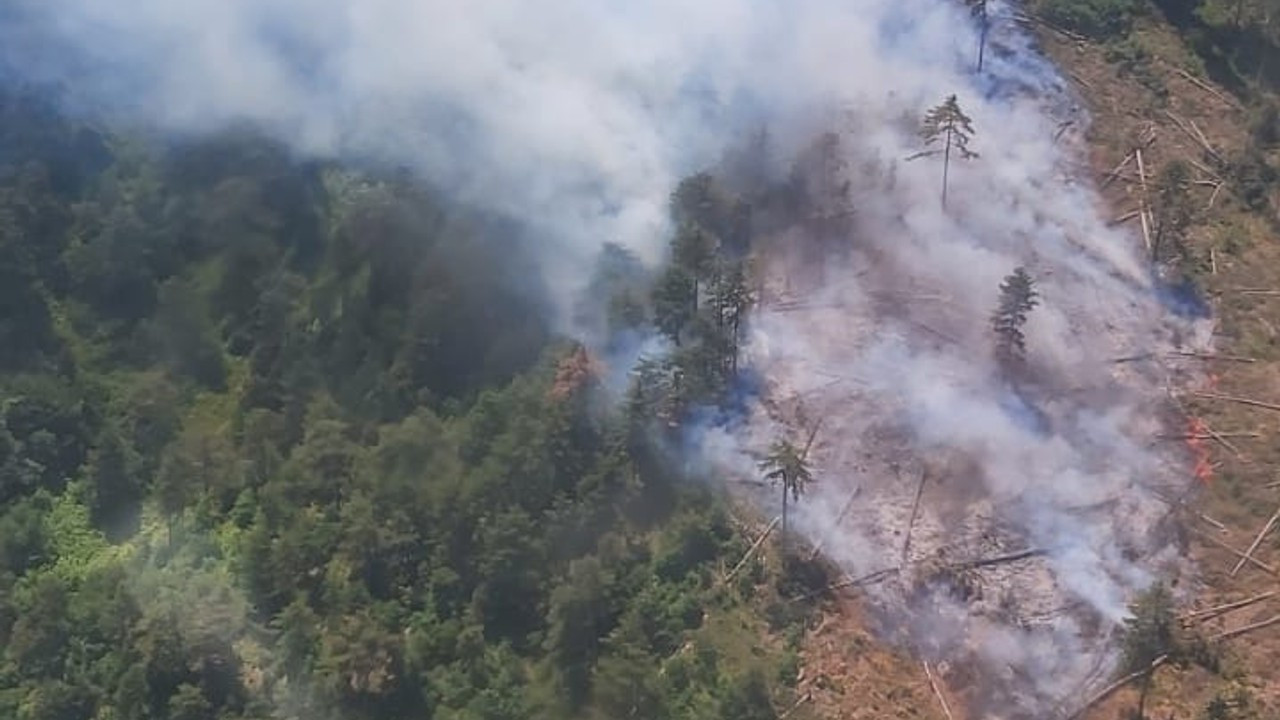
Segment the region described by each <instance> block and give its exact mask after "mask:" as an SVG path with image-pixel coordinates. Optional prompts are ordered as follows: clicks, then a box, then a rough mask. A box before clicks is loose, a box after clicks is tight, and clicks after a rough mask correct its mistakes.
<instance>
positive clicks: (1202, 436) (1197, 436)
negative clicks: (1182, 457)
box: [1156, 432, 1262, 440]
mask: <svg viewBox="0 0 1280 720" xmlns="http://www.w3.org/2000/svg"><path fill="white" fill-rule="evenodd" d="M1217 434H1218V436H1220V437H1224V438H1260V437H1262V433H1256V432H1232V433H1217ZM1156 437H1157V438H1158V439H1160V440H1213V439H1214V436H1213V435H1210V434H1209V433H1183V434H1181V435H1157V436H1156Z"/></svg>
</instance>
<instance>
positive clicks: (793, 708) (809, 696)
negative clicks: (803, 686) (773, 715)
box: [778, 691, 813, 720]
mask: <svg viewBox="0 0 1280 720" xmlns="http://www.w3.org/2000/svg"><path fill="white" fill-rule="evenodd" d="M812 699H813V691H809V692H807V693H805V694H804V695H801V696H800V699H799V700H797V701H796V702H795V704H794V705H792V706H791V707H790V708H788V709H787V711H786V712H784V713H782V714H781V715H779V716H778V720H786V719H787V718H788V717H790V716H791V713H793V712H795V711H796V710H799V709H800V706H801V705H803V704H805V703H807V702H809V701H810V700H812Z"/></svg>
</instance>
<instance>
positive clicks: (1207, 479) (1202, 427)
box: [1187, 417, 1213, 485]
mask: <svg viewBox="0 0 1280 720" xmlns="http://www.w3.org/2000/svg"><path fill="white" fill-rule="evenodd" d="M1208 434H1209V426H1208V425H1206V424H1205V422H1204V421H1203V420H1201V419H1200V418H1197V417H1192V418H1187V447H1188V448H1190V449H1191V457H1192V458H1194V459H1195V469H1194V470H1192V473H1193V474H1194V475H1195V476H1196V479H1197V480H1199V481H1200V482H1202V483H1204V484H1205V485H1208V484H1209V483H1211V482H1213V463H1212V462H1210V461H1209V446H1208V443H1206V442H1205V437H1206V436H1207V435H1208Z"/></svg>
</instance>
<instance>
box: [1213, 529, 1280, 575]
mask: <svg viewBox="0 0 1280 720" xmlns="http://www.w3.org/2000/svg"><path fill="white" fill-rule="evenodd" d="M1194 532H1195V533H1196V534H1197V535H1199V536H1200V537H1202V538H1204V539H1205V540H1208V541H1209V542H1211V543H1213V544H1214V545H1217V546H1218V547H1220V548H1222V549H1223V550H1226V551H1227V552H1229V553H1231V554H1232V555H1235V556H1236V557H1238V558H1244V557H1246V556H1245V554H1244V553H1242V552H1240V551H1239V550H1237V549H1235V548H1233V547H1231V546H1230V545H1228V544H1226V543H1224V542H1222V541H1221V540H1219V539H1218V538H1216V537H1214V536H1212V535H1210V534H1209V533H1206V532H1201V531H1199V530H1195V531H1194ZM1247 562H1249V563H1250V564H1252V565H1253V566H1255V567H1257V568H1260V569H1262V570H1265V571H1267V572H1268V573H1270V574H1272V575H1277V576H1280V573H1277V572H1276V569H1275V568H1273V567H1271V566H1270V565H1268V564H1266V563H1264V562H1262V561H1261V560H1259V559H1258V558H1256V557H1248V560H1247Z"/></svg>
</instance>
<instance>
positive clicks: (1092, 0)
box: [1040, 0, 1138, 40]
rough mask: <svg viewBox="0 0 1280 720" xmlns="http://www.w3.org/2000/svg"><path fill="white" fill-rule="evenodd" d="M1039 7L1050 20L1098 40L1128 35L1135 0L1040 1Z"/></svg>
mask: <svg viewBox="0 0 1280 720" xmlns="http://www.w3.org/2000/svg"><path fill="white" fill-rule="evenodd" d="M1040 7H1041V12H1042V13H1043V14H1044V16H1045V18H1046V19H1047V20H1049V21H1050V22H1053V23H1056V24H1058V25H1061V26H1062V27H1064V28H1067V29H1068V30H1074V31H1075V32H1078V33H1080V34H1082V35H1087V36H1089V37H1092V38H1095V39H1098V40H1106V39H1109V38H1116V37H1123V36H1125V35H1127V34H1128V32H1129V29H1130V28H1131V27H1132V25H1133V17H1134V14H1135V13H1136V12H1137V11H1138V5H1137V3H1135V2H1134V0H1042V2H1041V3H1040Z"/></svg>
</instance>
